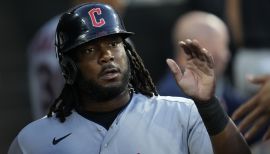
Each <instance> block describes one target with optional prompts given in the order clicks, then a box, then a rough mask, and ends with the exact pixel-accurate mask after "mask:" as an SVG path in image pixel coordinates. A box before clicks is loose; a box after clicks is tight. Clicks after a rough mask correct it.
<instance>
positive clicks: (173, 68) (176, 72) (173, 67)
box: [166, 59, 183, 83]
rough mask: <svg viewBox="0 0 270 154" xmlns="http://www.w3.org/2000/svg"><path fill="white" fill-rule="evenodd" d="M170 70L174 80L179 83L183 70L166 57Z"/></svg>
mask: <svg viewBox="0 0 270 154" xmlns="http://www.w3.org/2000/svg"><path fill="white" fill-rule="evenodd" d="M166 62H167V64H168V66H169V68H170V70H171V71H172V73H173V75H174V78H175V80H176V81H177V82H178V83H180V81H181V79H182V76H183V73H182V72H183V70H181V69H180V68H179V66H178V65H177V64H176V62H175V61H174V60H172V59H167V60H166Z"/></svg>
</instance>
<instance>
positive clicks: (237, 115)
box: [232, 97, 257, 120]
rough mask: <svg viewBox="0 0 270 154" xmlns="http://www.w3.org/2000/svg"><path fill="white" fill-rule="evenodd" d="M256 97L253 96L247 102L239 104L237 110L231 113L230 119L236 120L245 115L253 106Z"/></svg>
mask: <svg viewBox="0 0 270 154" xmlns="http://www.w3.org/2000/svg"><path fill="white" fill-rule="evenodd" d="M256 101H257V97H253V98H252V99H251V100H249V101H248V102H246V103H244V104H243V105H241V106H240V107H239V108H238V109H237V110H235V111H234V113H233V114H232V120H238V119H240V118H242V117H243V116H244V115H246V114H247V113H248V112H249V111H251V110H252V109H254V108H255V106H256Z"/></svg>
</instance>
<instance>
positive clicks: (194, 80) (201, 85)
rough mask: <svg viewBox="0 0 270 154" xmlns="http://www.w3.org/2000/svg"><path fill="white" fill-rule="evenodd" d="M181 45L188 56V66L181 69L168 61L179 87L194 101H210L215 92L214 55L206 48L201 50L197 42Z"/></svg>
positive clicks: (187, 41) (184, 42)
mask: <svg viewBox="0 0 270 154" xmlns="http://www.w3.org/2000/svg"><path fill="white" fill-rule="evenodd" d="M179 44H180V46H181V47H182V48H183V49H184V51H185V53H186V55H187V63H186V66H185V67H184V66H180V68H181V69H180V68H179V66H178V65H177V64H176V63H175V61H173V60H172V59H167V64H168V65H169V67H170V70H171V71H172V73H173V74H174V78H175V80H176V82H177V84H178V86H179V87H180V88H181V89H182V90H183V92H184V93H185V94H187V95H188V96H190V97H191V98H193V99H196V100H199V101H208V100H210V99H211V98H212V97H213V96H214V91H215V75H214V68H213V66H214V61H213V57H212V55H211V54H210V53H209V52H208V51H207V50H206V49H205V48H201V47H200V45H199V43H198V41H196V40H192V41H191V40H189V39H187V40H186V41H181V42H180V43H179Z"/></svg>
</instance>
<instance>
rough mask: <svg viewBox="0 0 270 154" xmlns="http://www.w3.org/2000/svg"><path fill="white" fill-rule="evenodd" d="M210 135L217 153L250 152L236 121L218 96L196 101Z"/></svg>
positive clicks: (242, 153)
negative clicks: (222, 105) (229, 115)
mask: <svg viewBox="0 0 270 154" xmlns="http://www.w3.org/2000/svg"><path fill="white" fill-rule="evenodd" d="M195 102H196V106H197V108H198V111H199V113H200V115H201V117H202V120H203V122H204V125H205V127H206V129H207V131H208V134H209V135H210V138H211V142H212V145H213V150H214V153H215V154H228V153H230V154H234V153H235V154H239V153H241V154H246V153H247V154H249V153H251V152H250V149H249V147H248V145H247V143H246V141H245V140H244V138H243V137H242V135H241V133H240V132H239V131H238V129H237V128H236V126H235V125H234V123H233V122H232V121H231V120H230V118H229V117H228V116H227V114H226V113H225V112H224V110H223V109H222V107H221V106H220V104H219V102H218V100H217V99H216V98H212V99H211V100H209V101H207V102H200V101H195Z"/></svg>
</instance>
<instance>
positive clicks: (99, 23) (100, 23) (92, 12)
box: [88, 8, 105, 27]
mask: <svg viewBox="0 0 270 154" xmlns="http://www.w3.org/2000/svg"><path fill="white" fill-rule="evenodd" d="M95 13H96V14H97V15H101V9H100V8H93V9H91V10H90V11H89V12H88V14H89V16H90V18H91V21H92V25H93V26H94V27H101V26H103V25H105V20H104V19H103V18H101V19H100V20H99V21H97V19H96V16H95Z"/></svg>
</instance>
